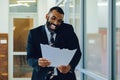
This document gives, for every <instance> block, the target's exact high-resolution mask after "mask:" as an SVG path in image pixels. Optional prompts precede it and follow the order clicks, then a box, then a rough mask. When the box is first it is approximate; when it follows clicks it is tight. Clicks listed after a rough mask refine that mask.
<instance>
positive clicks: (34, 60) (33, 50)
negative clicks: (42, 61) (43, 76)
mask: <svg viewBox="0 0 120 80" xmlns="http://www.w3.org/2000/svg"><path fill="white" fill-rule="evenodd" d="M34 38H35V37H34V34H33V33H32V30H30V31H29V34H28V41H27V48H26V49H27V62H28V64H29V65H30V66H32V67H33V69H34V70H36V71H39V70H41V68H42V67H40V66H38V58H39V57H41V55H40V52H38V50H37V47H36V46H35V42H36V41H34V40H35V39H34ZM38 45H39V43H38ZM38 53H39V54H38Z"/></svg>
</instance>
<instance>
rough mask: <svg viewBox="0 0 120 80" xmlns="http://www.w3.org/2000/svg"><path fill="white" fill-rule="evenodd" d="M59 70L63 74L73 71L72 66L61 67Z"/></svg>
mask: <svg viewBox="0 0 120 80" xmlns="http://www.w3.org/2000/svg"><path fill="white" fill-rule="evenodd" d="M57 68H58V70H59V71H60V72H61V73H63V74H66V73H68V72H69V71H70V69H71V67H70V65H67V66H65V65H61V66H58V67H57Z"/></svg>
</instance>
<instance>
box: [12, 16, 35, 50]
mask: <svg viewBox="0 0 120 80" xmlns="http://www.w3.org/2000/svg"><path fill="white" fill-rule="evenodd" d="M13 22H14V30H13V31H14V51H15V52H19V51H20V52H21V51H24V52H25V51H26V42H27V36H28V32H29V29H31V28H32V27H33V19H32V18H14V21H13Z"/></svg>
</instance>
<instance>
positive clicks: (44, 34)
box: [41, 26, 48, 44]
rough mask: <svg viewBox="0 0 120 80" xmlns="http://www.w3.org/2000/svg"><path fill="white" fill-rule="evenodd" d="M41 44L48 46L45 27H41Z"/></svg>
mask: <svg viewBox="0 0 120 80" xmlns="http://www.w3.org/2000/svg"><path fill="white" fill-rule="evenodd" d="M41 43H43V44H48V38H47V33H46V31H45V26H41Z"/></svg>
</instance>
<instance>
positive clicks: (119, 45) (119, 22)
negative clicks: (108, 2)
mask: <svg viewBox="0 0 120 80" xmlns="http://www.w3.org/2000/svg"><path fill="white" fill-rule="evenodd" d="M119 3H120V0H117V1H116V28H117V29H116V54H117V80H120V15H119V14H120V4H119Z"/></svg>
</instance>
